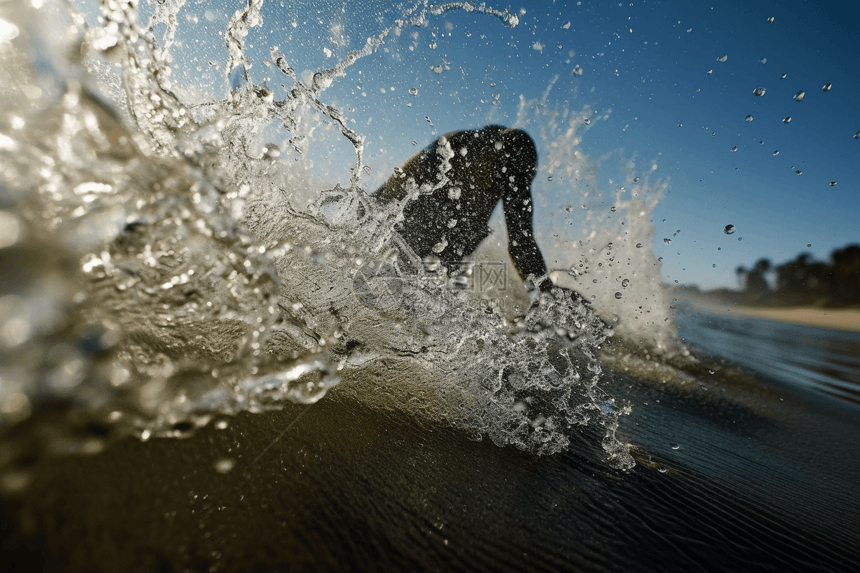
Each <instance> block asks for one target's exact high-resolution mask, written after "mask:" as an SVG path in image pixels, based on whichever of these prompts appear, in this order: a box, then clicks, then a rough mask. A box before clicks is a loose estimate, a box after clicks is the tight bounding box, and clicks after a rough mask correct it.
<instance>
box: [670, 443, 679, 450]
mask: <svg viewBox="0 0 860 573" xmlns="http://www.w3.org/2000/svg"><path fill="white" fill-rule="evenodd" d="M670 447H671V448H672V449H673V450H679V449H681V446H679V445H678V444H672V445H671V446H670Z"/></svg>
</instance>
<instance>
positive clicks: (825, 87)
mask: <svg viewBox="0 0 860 573" xmlns="http://www.w3.org/2000/svg"><path fill="white" fill-rule="evenodd" d="M832 87H833V84H831V83H830V82H827V83H826V84H824V87H823V88H821V91H823V92H829V91H830V88H832Z"/></svg>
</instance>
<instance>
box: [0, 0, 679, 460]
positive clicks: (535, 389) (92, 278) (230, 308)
mask: <svg viewBox="0 0 860 573" xmlns="http://www.w3.org/2000/svg"><path fill="white" fill-rule="evenodd" d="M262 5H263V0H254V1H252V2H250V3H249V4H248V5H247V6H245V7H244V8H243V9H242V10H239V11H236V12H235V14H234V15H233V16H232V17H231V18H230V19H229V22H228V24H227V25H226V27H225V28H224V30H223V31H222V33H221V34H222V35H221V37H222V38H223V41H224V45H225V46H226V48H227V57H226V60H224V61H220V62H211V65H210V66H209V67H208V68H207V69H206V71H205V73H204V72H201V75H200V80H199V82H197V81H195V78H194V77H193V76H192V77H188V76H187V75H184V76H183V77H174V76H173V75H172V73H171V69H172V62H173V50H174V43H175V42H176V38H177V37H179V36H181V32H182V30H183V26H186V25H187V26H191V25H194V23H195V19H198V20H197V21H199V18H200V17H204V18H205V17H206V14H196V12H194V10H198V8H196V7H190V6H185V3H184V2H183V1H181V0H168V1H167V2H164V3H156V4H154V5H153V6H151V7H147V9H153V8H154V11H153V12H152V13H151V20H150V21H149V22H148V23H147V24H143V23H142V20H141V18H140V17H139V14H138V11H137V10H136V8H135V5H134V3H128V2H110V3H107V4H105V5H104V6H103V7H102V8H101V12H100V15H101V20H99V25H98V26H92V25H87V24H86V21H87V19H89V20H90V21H91V22H92V21H94V19H93V15H94V9H93V7H92V6H89V5H86V6H84V7H83V8H84V14H86V15H87V17H86V18H85V17H84V16H83V15H81V14H78V13H70V11H69V9H68V8H66V7H65V6H64V5H62V4H60V3H46V4H45V5H44V6H42V7H41V8H39V9H35V8H32V7H31V6H23V5H18V4H15V5H14V6H9V5H3V12H2V15H0V17H2V19H3V20H2V23H3V24H2V25H3V30H4V31H3V34H4V36H3V38H2V41H0V59H2V65H0V75H2V78H0V86H2V87H0V98H2V99H0V105H1V106H2V113H0V173H2V189H3V194H2V204H0V208H2V217H3V219H2V220H3V221H4V227H6V228H7V229H8V230H7V231H4V232H5V234H4V235H3V236H2V237H0V238H2V239H3V241H4V242H3V244H2V251H0V252H2V255H3V258H2V266H3V272H4V275H5V276H6V277H10V278H9V280H6V281H4V286H3V291H2V293H0V353H2V356H3V360H2V367H0V368H2V370H0V380H2V382H1V383H0V415H2V424H3V425H4V426H10V425H14V424H19V423H21V422H23V421H24V420H26V419H27V418H28V417H29V416H31V415H32V413H33V412H34V411H37V410H39V409H42V408H44V407H47V406H49V405H50V406H54V405H58V404H59V405H61V406H62V407H63V408H67V409H69V410H78V411H83V412H86V413H87V415H89V416H93V417H95V418H97V419H99V420H101V421H103V422H105V423H107V424H110V425H113V426H114V427H118V428H121V429H122V430H123V431H128V432H132V433H134V434H135V435H138V436H140V437H141V438H143V439H147V438H149V437H150V436H154V435H157V436H181V435H185V434H186V433H187V432H188V431H189V430H192V429H193V428H194V427H195V426H200V425H203V424H206V423H208V421H209V420H210V419H211V416H212V415H213V414H215V413H227V414H229V413H235V412H237V411H242V410H250V411H254V412H257V411H262V410H265V409H269V408H278V407H279V405H280V404H283V402H284V401H285V400H286V401H292V402H299V403H305V404H313V403H314V402H316V401H318V400H319V399H321V398H322V397H323V396H324V395H325V394H326V393H327V392H328V391H329V390H330V389H332V388H333V387H335V386H338V391H342V392H344V393H346V394H350V393H352V394H354V395H355V396H356V398H357V399H361V393H362V392H365V391H366V384H364V385H363V384H361V383H359V382H361V381H367V380H372V379H374V377H379V378H385V379H386V383H387V384H388V385H389V390H390V393H389V398H388V399H387V400H388V404H387V405H386V407H388V408H391V409H392V410H394V411H398V412H401V413H402V414H403V415H411V416H415V417H417V418H422V417H423V418H432V419H435V420H441V421H443V422H446V423H449V424H451V425H453V426H456V427H458V428H461V429H463V430H464V431H466V432H468V433H469V435H471V436H472V437H474V438H475V439H481V438H488V439H491V440H492V441H493V442H494V443H496V444H498V445H499V446H505V445H514V446H516V447H519V448H522V449H525V450H528V451H531V452H534V453H537V454H552V453H556V452H559V451H562V450H564V449H565V448H566V447H567V445H568V443H569V436H570V435H571V432H575V431H576V428H577V426H582V425H593V424H598V425H600V426H603V427H604V428H605V430H604V432H603V433H604V434H605V438H604V441H603V446H604V450H605V451H606V453H607V459H608V460H609V461H610V463H612V464H613V465H615V466H617V467H621V468H630V467H632V465H633V460H632V458H631V457H630V455H629V453H628V452H627V448H626V446H624V445H622V444H621V443H620V442H619V441H618V440H617V439H615V437H614V436H615V430H616V429H617V427H618V424H619V418H620V417H622V416H623V415H624V414H625V413H628V412H629V407H628V406H626V405H625V401H624V397H623V396H609V395H608V394H607V393H606V392H605V391H604V390H603V389H602V382H601V380H602V376H603V373H602V370H601V366H600V363H599V360H598V358H597V353H598V351H599V349H600V346H601V344H603V343H604V341H605V340H606V338H607V337H608V336H611V335H616V336H622V337H624V338H627V339H630V340H635V341H638V342H639V343H641V344H646V345H647V346H648V347H650V348H653V349H655V350H656V351H658V352H664V353H671V352H674V351H676V350H677V348H678V344H677V340H676V336H675V330H674V325H673V324H672V321H671V318H670V310H669V302H668V300H667V299H666V295H665V294H664V292H663V290H662V288H661V286H660V283H661V281H660V273H659V262H658V261H656V260H654V257H653V255H652V253H651V248H650V247H651V244H652V240H653V226H652V224H651V222H650V213H651V210H652V209H653V208H654V206H655V205H656V204H657V202H658V201H659V199H660V198H661V196H662V195H661V194H662V191H663V190H664V189H665V186H666V182H665V181H660V180H654V179H653V178H649V173H650V172H651V171H653V169H652V167H651V165H650V164H648V165H645V166H640V165H639V163H638V162H637V161H636V160H635V159H629V160H628V161H627V166H626V173H624V174H623V175H622V177H623V181H620V182H618V184H617V185H616V188H615V189H613V190H609V191H607V190H602V189H601V186H600V184H599V181H598V177H597V173H598V170H599V165H598V163H599V162H598V161H595V160H593V159H591V158H590V157H589V156H588V155H587V154H586V153H585V152H584V151H583V150H582V149H581V141H582V136H583V134H584V133H585V131H587V130H588V129H600V121H601V118H605V117H607V115H608V114H609V113H610V112H609V111H604V112H601V113H595V112H593V111H592V110H591V109H590V108H588V106H585V105H582V106H580V107H579V108H578V109H577V108H576V105H575V103H574V104H557V103H554V100H553V98H552V95H553V92H552V87H553V86H552V85H549V86H548V87H547V90H546V92H545V94H544V96H543V97H542V98H541V99H539V100H528V99H526V98H522V100H521V101H520V105H519V111H518V114H517V121H516V124H515V126H516V127H520V128H523V129H525V130H527V131H528V132H529V133H531V134H532V136H533V137H534V139H535V140H536V141H537V142H538V147H539V149H541V150H543V155H542V156H541V158H540V165H539V173H538V176H537V178H536V180H535V181H536V183H535V186H534V194H535V197H536V201H537V203H538V206H539V208H541V209H543V212H544V213H549V215H547V216H545V217H543V218H542V219H539V220H538V221H537V223H536V236H537V239H538V242H539V244H540V245H541V247H542V248H543V251H544V254H545V256H546V258H547V263H548V266H549V268H550V269H552V271H553V272H552V277H553V279H554V280H555V281H556V282H557V284H559V285H561V286H566V287H570V288H573V289H575V290H577V291H578V292H580V293H582V294H583V296H584V297H585V299H586V300H590V301H591V302H592V304H593V306H591V305H585V304H580V303H577V302H574V301H572V300H570V299H569V298H565V297H563V296H562V295H561V293H560V292H558V293H555V294H549V295H542V296H541V298H540V300H537V299H534V300H530V299H529V298H528V297H527V295H526V294H525V290H524V289H523V288H522V287H521V286H519V285H512V286H510V288H508V286H507V285H508V283H507V282H506V283H504V285H502V284H501V283H498V282H496V283H493V284H489V283H481V285H482V289H477V288H475V285H477V284H478V282H479V277H487V276H497V275H492V273H493V272H497V271H498V269H499V268H505V267H504V265H505V264H506V262H505V261H507V259H506V254H505V247H504V245H505V244H506V242H507V240H506V237H505V235H504V229H503V228H502V227H501V225H500V224H499V222H500V221H499V220H498V219H499V218H498V217H497V218H496V219H494V220H495V221H496V227H497V230H496V232H495V233H494V234H493V235H492V236H491V237H490V238H489V239H488V240H487V241H486V243H485V245H483V246H482V247H481V249H480V250H479V252H478V253H477V254H476V257H475V258H476V263H475V265H474V266H473V267H471V268H470V270H469V271H468V272H467V273H465V274H464V275H463V276H462V277H461V278H460V282H457V281H452V280H450V279H448V278H447V277H446V275H445V274H444V272H442V270H441V269H439V268H436V267H434V265H433V264H430V265H429V266H428V265H427V264H426V261H424V262H422V261H419V260H417V258H416V257H415V255H414V253H411V251H410V249H409V248H408V247H407V246H406V245H405V243H404V242H403V241H402V240H400V239H399V237H398V236H397V234H396V233H395V232H394V230H393V226H394V224H395V223H396V222H397V221H398V220H399V218H400V217H401V212H402V209H403V206H404V205H403V204H399V205H393V206H390V207H388V208H386V209H382V208H379V207H375V206H373V202H372V201H370V200H369V199H368V191H369V190H368V189H366V188H365V184H364V183H363V178H364V179H366V178H367V177H368V172H369V169H367V168H366V166H365V164H364V155H363V154H364V146H365V141H366V136H365V135H364V134H363V133H362V130H361V128H360V127H359V126H360V125H362V124H363V123H364V122H362V121H361V120H362V118H361V117H358V118H356V117H351V116H350V113H349V112H348V111H347V110H344V109H339V108H337V107H335V106H334V105H333V104H332V103H330V102H329V101H327V100H326V90H327V89H328V88H329V87H331V86H332V85H334V84H336V83H337V82H345V81H355V78H353V77H352V76H351V73H352V72H351V67H352V66H353V65H354V64H355V63H356V62H357V61H358V60H360V59H362V58H374V57H376V55H377V53H378V51H379V50H380V49H381V48H383V46H384V40H385V38H386V37H387V36H389V35H390V34H392V33H397V31H398V30H400V29H402V28H407V27H408V26H410V25H411V26H420V25H421V24H422V23H424V22H425V21H426V20H427V19H432V18H436V17H439V16H440V15H441V14H443V13H445V12H446V11H450V10H466V11H474V12H477V13H482V14H485V15H486V17H487V18H491V19H492V18H495V19H496V25H497V26H498V27H499V29H500V30H501V29H503V27H504V26H516V25H517V23H518V19H517V16H516V15H514V14H511V13H509V12H507V11H499V10H495V9H491V8H486V7H485V6H484V5H481V6H480V7H476V6H473V5H471V4H467V3H451V4H446V5H444V6H430V5H428V4H424V3H419V4H417V5H416V6H415V7H414V8H412V9H410V10H407V11H406V12H405V13H404V15H403V18H402V19H401V20H396V21H393V22H383V23H380V24H379V27H378V30H377V32H376V33H375V34H374V35H373V36H370V37H368V38H367V39H366V41H363V42H358V45H359V46H360V47H359V48H357V49H354V50H352V51H350V52H348V55H347V56H346V57H345V58H344V59H342V60H340V61H338V62H336V63H335V64H333V65H329V66H327V67H326V68H324V69H319V70H317V71H316V72H315V73H310V74H307V73H297V72H295V71H294V70H293V69H292V68H291V67H290V63H289V61H288V60H287V59H286V57H285V56H284V54H283V53H281V51H280V50H279V48H278V47H277V46H273V47H272V48H271V49H270V50H269V60H268V65H269V67H270V69H271V70H273V71H272V73H276V74H277V77H278V80H277V83H278V84H283V85H284V87H283V88H281V89H273V88H270V87H268V86H267V85H257V84H254V83H253V81H252V80H251V78H250V76H249V74H248V72H247V69H248V68H249V67H250V66H252V65H259V62H252V61H251V59H250V58H249V56H248V54H247V53H246V46H245V43H246V41H247V38H248V37H249V36H248V35H249V30H250V29H251V28H261V29H265V27H266V26H267V22H265V21H264V19H263V15H262V12H261V6H262ZM47 29H51V30H60V31H61V32H59V33H57V34H55V35H51V36H47V35H45V34H44V33H43V31H44V30H47ZM156 32H157V33H156ZM211 68H216V69H217V70H219V71H218V73H219V74H220V76H221V78H222V79H223V86H224V92H223V93H213V92H218V91H219V90H221V88H220V87H219V88H217V89H215V88H213V87H212V85H211V82H209V80H208V79H206V78H207V77H208V76H207V75H206V74H209V73H210V70H211ZM386 79H387V78H384V77H380V78H367V77H364V78H362V81H363V82H365V83H369V84H371V85H372V84H373V83H374V82H378V83H379V85H381V86H384V85H385V82H386ZM355 120H358V121H355ZM332 136H334V137H335V138H339V140H340V141H341V142H346V143H348V145H349V148H350V149H352V150H354V156H353V160H354V162H353V163H352V164H351V165H350V166H349V168H348V172H349V173H350V175H349V180H348V181H340V185H337V183H338V181H337V180H336V178H334V177H332V178H331V180H330V179H329V172H327V171H325V170H323V171H320V169H319V164H316V165H315V164H314V163H313V160H312V158H311V156H312V155H313V154H311V153H307V149H308V148H309V147H312V146H313V145H315V144H317V143H320V144H323V143H324V141H325V140H326V139H327V138H328V139H331V137H332ZM273 141H279V142H282V143H280V144H275V143H272V142H273ZM283 142H286V145H284V143H283ZM426 143H429V139H428V140H427V141H423V142H421V145H424V144H426ZM444 151H445V150H444V149H443V150H442V151H441V153H444ZM449 151H450V150H449ZM345 168H346V166H345V165H340V164H337V165H336V166H335V167H333V168H332V171H331V172H332V173H334V172H343V171H344V170H345ZM551 180H554V181H555V186H554V187H553V188H552V189H550V188H549V186H548V185H547V184H546V183H548V182H549V181H551ZM445 181H446V179H445V174H444V170H443V173H441V179H440V182H439V185H440V186H441V185H442V184H444V183H445ZM560 181H563V183H562V184H561V185H559V182H560ZM559 189H561V190H560V191H559ZM425 191H426V190H425ZM416 192H418V191H416ZM607 197H609V198H610V200H611V203H609V204H607ZM498 264H501V265H502V267H493V265H498ZM494 269H496V270H495V271H494ZM514 274H515V273H513V272H509V273H508V275H511V276H513V275H514ZM500 285H501V286H500ZM502 287H504V292H500V289H502ZM494 289H495V290H494ZM538 303H539V304H538ZM598 315H599V316H601V317H603V320H600V319H599V318H598ZM395 363H396V364H397V368H396V369H394V370H395V371H396V374H391V372H392V367H391V365H392V364H395ZM356 381H358V382H356ZM78 449H79V450H85V449H86V448H85V447H84V446H83V445H80V447H79V448H78Z"/></svg>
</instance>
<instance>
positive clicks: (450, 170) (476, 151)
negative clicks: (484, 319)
mask: <svg viewBox="0 0 860 573" xmlns="http://www.w3.org/2000/svg"><path fill="white" fill-rule="evenodd" d="M536 173H537V149H536V148H535V144H534V141H532V138H531V137H530V136H529V135H528V134H527V133H526V132H525V131H522V130H520V129H514V128H508V127H502V126H500V125H489V126H487V127H484V128H482V129H473V130H465V131H457V132H454V133H449V134H446V135H444V136H442V137H440V138H439V139H437V140H436V141H434V142H433V143H431V144H430V145H428V146H427V147H426V148H425V149H424V150H422V151H420V152H418V153H417V154H415V155H413V156H412V157H411V158H410V159H409V160H407V161H406V163H405V164H404V165H403V167H402V168H400V169H397V170H395V173H394V174H393V175H392V176H391V177H389V179H388V180H387V181H386V182H385V183H384V184H383V185H382V187H380V188H379V189H377V191H376V192H375V193H374V194H373V197H375V198H376V200H377V201H378V202H379V203H381V204H388V203H391V202H393V201H403V200H404V199H406V198H407V196H409V194H410V189H412V190H413V197H412V199H411V200H410V201H409V202H408V203H407V204H406V206H405V208H404V210H403V221H402V222H400V223H399V224H398V227H397V231H398V232H399V233H400V235H401V236H402V237H403V239H404V240H405V241H406V243H407V244H408V245H409V246H410V247H411V248H412V250H413V251H415V254H416V255H418V256H419V257H420V258H421V259H426V258H428V257H438V258H439V259H440V260H442V261H444V262H445V263H447V264H448V265H450V266H456V265H459V263H461V262H462V261H463V259H464V258H466V257H468V256H470V255H471V254H472V253H474V252H475V250H476V249H477V248H478V245H479V244H480V243H481V241H483V240H484V239H485V238H486V237H487V236H488V235H489V234H490V233H491V229H490V228H489V227H488V223H489V220H490V215H491V214H492V212H493V209H495V208H496V205H497V204H498V203H499V201H501V202H502V207H503V208H504V214H505V225H506V227H507V231H508V253H509V254H510V256H511V260H512V261H513V263H514V267H515V268H516V269H517V273H518V274H519V276H520V278H521V279H522V280H523V281H526V280H527V279H528V278H529V277H530V276H531V278H532V281H533V282H534V283H535V285H536V286H537V288H538V289H539V290H540V291H543V292H548V291H549V290H550V289H552V287H553V283H552V281H551V280H550V279H549V278H548V276H547V268H546V264H545V263H544V259H543V255H542V254H541V251H540V248H539V247H538V245H537V242H536V241H535V238H534V230H533V226H532V219H533V211H534V209H533V200H532V194H531V183H532V180H533V179H534V177H535V174H536ZM440 182H442V183H443V184H441V185H440ZM416 186H417V189H418V193H417V194H415V193H414V190H415V189H416Z"/></svg>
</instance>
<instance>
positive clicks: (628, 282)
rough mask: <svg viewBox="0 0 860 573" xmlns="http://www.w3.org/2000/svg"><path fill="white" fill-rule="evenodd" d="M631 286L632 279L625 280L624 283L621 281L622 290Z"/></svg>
mask: <svg viewBox="0 0 860 573" xmlns="http://www.w3.org/2000/svg"><path fill="white" fill-rule="evenodd" d="M629 284H630V279H624V280H623V281H621V287H622V288H627V285H629Z"/></svg>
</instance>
